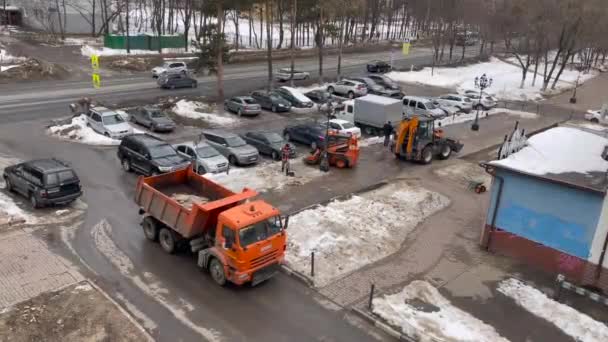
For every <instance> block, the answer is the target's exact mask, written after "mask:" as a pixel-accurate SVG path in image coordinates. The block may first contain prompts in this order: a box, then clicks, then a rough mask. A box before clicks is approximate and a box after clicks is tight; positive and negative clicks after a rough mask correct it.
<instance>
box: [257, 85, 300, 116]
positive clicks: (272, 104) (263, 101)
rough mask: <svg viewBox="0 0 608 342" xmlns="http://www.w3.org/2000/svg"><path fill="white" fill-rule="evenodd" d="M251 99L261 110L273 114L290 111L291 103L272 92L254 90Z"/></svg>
mask: <svg viewBox="0 0 608 342" xmlns="http://www.w3.org/2000/svg"><path fill="white" fill-rule="evenodd" d="M251 97H252V98H253V99H254V100H255V101H256V102H257V103H259V104H260V106H261V107H262V108H264V109H269V110H271V111H273V112H275V113H278V112H289V110H290V109H291V103H290V102H289V101H287V100H285V99H284V98H283V97H282V96H281V95H280V94H278V93H277V92H274V91H272V92H268V91H265V90H256V91H254V92H253V93H251Z"/></svg>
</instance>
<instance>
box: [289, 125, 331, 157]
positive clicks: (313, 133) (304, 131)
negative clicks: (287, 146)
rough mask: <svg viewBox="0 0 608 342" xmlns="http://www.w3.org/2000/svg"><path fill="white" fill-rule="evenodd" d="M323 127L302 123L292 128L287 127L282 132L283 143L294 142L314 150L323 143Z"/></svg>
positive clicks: (324, 128) (324, 129)
mask: <svg viewBox="0 0 608 342" xmlns="http://www.w3.org/2000/svg"><path fill="white" fill-rule="evenodd" d="M325 131H326V127H325V125H320V124H318V123H304V124H298V125H294V126H287V127H285V129H284V130H283V139H285V141H295V142H299V143H301V144H304V145H308V146H310V148H311V149H313V150H316V149H317V147H320V146H322V145H323V143H324V142H325Z"/></svg>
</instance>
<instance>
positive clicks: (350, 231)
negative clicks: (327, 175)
mask: <svg viewBox="0 0 608 342" xmlns="http://www.w3.org/2000/svg"><path fill="white" fill-rule="evenodd" d="M448 203H449V200H448V199H447V198H446V197H444V196H442V195H440V194H438V193H434V192H431V191H428V190H426V189H422V188H418V187H412V186H410V185H408V184H407V183H406V182H397V183H393V184H390V185H387V186H384V187H382V188H380V189H377V190H374V191H370V192H368V193H365V194H363V195H355V196H352V197H351V198H350V199H347V200H343V201H333V202H330V203H329V204H327V205H325V206H319V207H316V208H313V209H308V210H304V211H302V212H300V213H298V214H296V215H294V216H292V217H291V219H290V224H289V236H290V238H289V247H288V248H287V256H286V260H287V262H288V264H289V265H290V267H292V268H294V269H295V270H297V271H299V272H302V273H303V274H310V254H311V252H313V251H314V252H315V278H314V281H315V285H316V286H318V287H322V286H325V285H327V284H329V283H331V282H332V281H334V280H336V279H339V278H341V277H343V276H345V275H346V274H348V273H350V272H352V271H355V270H357V269H359V268H361V267H363V266H365V265H367V264H371V263H373V262H375V261H378V260H380V259H382V258H384V257H386V256H388V255H390V254H392V253H394V252H396V251H397V250H398V249H399V248H400V246H401V243H402V242H403V241H404V240H405V238H406V237H407V235H408V234H409V233H410V232H411V231H412V230H413V229H414V228H415V227H416V226H417V225H418V224H419V223H420V222H422V221H423V220H424V219H425V218H426V217H427V216H429V215H432V214H433V213H435V212H436V211H438V210H440V209H442V208H444V207H446V206H447V205H448Z"/></svg>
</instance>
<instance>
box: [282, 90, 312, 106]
mask: <svg viewBox="0 0 608 342" xmlns="http://www.w3.org/2000/svg"><path fill="white" fill-rule="evenodd" d="M276 92H277V94H279V95H281V96H282V97H283V98H284V99H285V100H287V101H289V103H291V106H292V107H296V108H312V107H313V106H314V104H313V102H312V101H311V100H310V99H309V98H308V97H306V96H305V95H304V94H302V93H301V92H300V91H299V90H297V89H294V88H291V87H281V88H279V89H277V90H276Z"/></svg>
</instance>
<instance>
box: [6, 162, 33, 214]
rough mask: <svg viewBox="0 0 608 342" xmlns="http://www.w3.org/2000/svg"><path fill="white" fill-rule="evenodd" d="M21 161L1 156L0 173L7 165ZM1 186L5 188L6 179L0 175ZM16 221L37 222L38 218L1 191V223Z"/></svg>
mask: <svg viewBox="0 0 608 342" xmlns="http://www.w3.org/2000/svg"><path fill="white" fill-rule="evenodd" d="M20 162H21V161H20V160H19V159H16V158H11V157H7V156H0V174H2V173H3V172H4V169H5V168H6V167H7V166H10V165H14V164H17V163H20ZM0 188H2V189H4V188H5V184H4V179H3V178H2V177H0ZM16 221H19V222H23V221H25V222H26V223H35V222H36V221H37V220H36V217H35V216H34V215H31V214H29V213H28V212H26V211H24V210H22V209H21V208H19V206H17V204H16V203H15V201H14V200H13V198H11V197H10V196H8V195H7V194H5V193H4V192H3V191H0V225H2V224H7V223H10V222H16Z"/></svg>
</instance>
